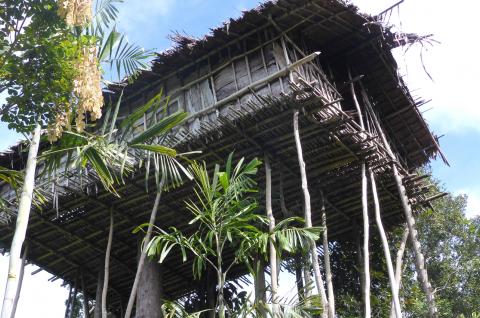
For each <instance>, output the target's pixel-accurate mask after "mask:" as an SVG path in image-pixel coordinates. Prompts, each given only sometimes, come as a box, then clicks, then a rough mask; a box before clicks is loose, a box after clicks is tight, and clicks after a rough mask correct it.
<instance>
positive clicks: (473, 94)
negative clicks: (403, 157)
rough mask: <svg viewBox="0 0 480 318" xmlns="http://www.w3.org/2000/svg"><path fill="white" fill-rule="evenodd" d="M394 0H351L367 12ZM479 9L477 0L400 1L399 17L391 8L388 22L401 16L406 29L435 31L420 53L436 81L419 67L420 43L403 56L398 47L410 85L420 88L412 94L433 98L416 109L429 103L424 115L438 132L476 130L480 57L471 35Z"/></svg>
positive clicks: (479, 127)
mask: <svg viewBox="0 0 480 318" xmlns="http://www.w3.org/2000/svg"><path fill="white" fill-rule="evenodd" d="M394 2H395V1H366V0H357V1H354V3H356V4H358V5H359V6H360V8H361V9H362V11H365V12H371V13H377V12H380V11H382V10H383V9H384V8H387V7H388V6H389V5H390V4H393V3H394ZM462 3H463V5H462ZM465 7H468V8H469V9H468V10H465V9H464V8H465ZM478 9H480V2H471V1H468V0H459V1H457V2H456V3H455V5H454V6H453V5H452V4H451V3H450V2H448V1H436V0H423V1H414V0H407V1H405V2H404V3H403V4H401V5H400V20H399V19H398V15H397V10H395V11H394V12H393V16H392V19H391V22H392V23H395V24H396V25H397V26H400V21H401V27H402V30H403V31H404V32H415V33H417V34H420V35H426V34H432V33H433V38H434V39H436V40H438V41H440V42H441V44H437V45H434V46H433V47H429V46H428V45H427V48H428V51H424V52H423V61H424V63H425V67H426V68H427V71H428V72H429V73H430V74H431V75H432V77H433V79H434V81H435V82H432V81H431V80H430V79H429V78H428V76H427V75H426V74H425V71H424V70H423V66H422V62H421V60H420V50H419V46H417V48H412V49H410V50H409V51H408V52H407V53H406V54H405V56H403V54H402V52H398V51H397V52H396V57H397V61H398V62H399V66H400V67H402V72H403V73H404V74H405V75H406V81H407V84H408V85H409V88H410V89H411V90H414V89H418V91H416V92H415V94H417V95H419V96H421V97H424V98H425V99H432V102H431V103H429V104H427V105H425V106H423V107H422V108H421V109H420V110H421V111H425V110H427V109H429V108H432V109H431V110H428V111H427V112H426V113H425V117H426V118H427V120H428V121H429V122H430V123H431V124H432V126H433V128H434V129H435V130H436V131H438V132H439V133H451V132H458V131H462V130H476V131H479V132H480V125H479V123H480V105H479V103H478V96H477V94H478V74H480V62H479V60H478V58H477V55H478V45H477V43H476V41H474V40H472V39H475V38H476V34H475V31H476V30H477V24H478V23H477V21H478V18H477V17H476V12H478ZM404 62H406V65H408V67H405V66H406V65H405V63H404Z"/></svg>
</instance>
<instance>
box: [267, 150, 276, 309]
mask: <svg viewBox="0 0 480 318" xmlns="http://www.w3.org/2000/svg"><path fill="white" fill-rule="evenodd" d="M264 160H265V210H266V212H267V218H268V230H269V232H270V233H272V232H273V230H274V229H275V218H274V216H273V211H272V170H271V167H270V160H269V158H268V156H267V155H265V159H264ZM269 253H270V254H269V256H270V257H269V260H270V292H271V298H272V303H273V315H274V317H275V316H276V315H277V310H278V308H277V304H278V272H277V269H278V268H277V253H276V250H275V244H274V242H272V241H270V244H269Z"/></svg>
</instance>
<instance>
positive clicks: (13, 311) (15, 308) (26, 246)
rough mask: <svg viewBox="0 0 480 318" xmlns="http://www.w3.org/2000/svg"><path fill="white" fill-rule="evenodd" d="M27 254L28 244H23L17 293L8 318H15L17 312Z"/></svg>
mask: <svg viewBox="0 0 480 318" xmlns="http://www.w3.org/2000/svg"><path fill="white" fill-rule="evenodd" d="M27 254H28V244H25V249H24V251H23V256H22V264H21V265H20V275H19V277H18V286H17V291H16V293H15V299H14V300H13V306H12V314H11V315H10V318H15V313H16V312H17V305H18V300H19V299H20V293H21V292H22V283H23V276H24V274H25V265H26V264H25V263H26V262H27Z"/></svg>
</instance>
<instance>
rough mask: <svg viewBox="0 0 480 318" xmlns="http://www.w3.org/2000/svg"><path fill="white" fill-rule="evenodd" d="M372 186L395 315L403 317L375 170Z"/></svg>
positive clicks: (399, 317)
mask: <svg viewBox="0 0 480 318" xmlns="http://www.w3.org/2000/svg"><path fill="white" fill-rule="evenodd" d="M370 186H371V187H372V194H373V202H374V205H375V220H376V223H377V228H378V232H379V234H380V238H381V240H382V245H383V252H384V254H385V261H386V263H387V270H388V278H389V280H390V289H391V291H392V300H393V304H394V309H395V315H396V317H397V318H402V311H401V308H400V299H399V297H398V287H397V286H398V283H397V280H396V279H395V274H394V272H393V264H392V257H391V255H390V247H389V246H388V240H387V235H386V234H385V230H384V228H383V223H382V218H381V216H380V202H379V200H378V193H377V186H376V183H375V176H374V175H373V171H372V170H370Z"/></svg>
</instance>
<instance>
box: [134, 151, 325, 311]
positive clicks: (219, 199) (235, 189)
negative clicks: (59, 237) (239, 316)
mask: <svg viewBox="0 0 480 318" xmlns="http://www.w3.org/2000/svg"><path fill="white" fill-rule="evenodd" d="M232 157H233V154H230V156H229V157H228V160H227V163H226V166H225V170H224V171H220V166H219V165H215V169H214V172H213V176H212V177H211V176H210V174H209V172H208V170H207V167H206V164H205V163H203V164H199V163H193V164H192V165H191V167H190V170H191V172H192V174H193V176H194V178H195V194H196V200H195V201H188V202H186V207H187V210H188V211H189V212H190V213H191V214H192V220H191V221H190V223H189V224H190V225H192V226H196V227H197V230H196V231H195V233H194V234H192V235H189V236H187V235H184V234H183V233H182V232H180V231H179V230H178V229H176V228H174V227H171V228H170V229H169V231H168V232H167V231H165V230H163V229H161V228H159V227H155V232H156V233H155V236H154V238H153V239H152V240H151V241H150V242H149V243H148V245H146V250H147V251H148V255H149V256H151V257H154V256H157V257H158V258H159V262H160V263H161V262H163V261H164V260H165V258H166V257H167V255H168V254H169V252H170V251H171V250H172V248H173V247H177V248H179V249H180V251H181V254H182V256H183V260H184V261H186V259H187V251H189V252H191V253H192V254H193V255H195V258H194V260H193V274H194V276H195V277H200V276H201V275H202V274H203V272H204V270H205V269H206V267H207V266H209V267H211V268H212V269H213V270H214V271H215V272H216V275H217V280H218V286H217V287H218V294H217V300H216V306H215V308H212V310H215V311H217V312H218V316H219V317H220V318H224V317H225V314H226V311H227V310H229V309H228V308H226V304H225V301H224V295H223V287H224V285H225V282H226V278H227V275H228V274H229V272H230V270H231V269H232V267H233V266H235V265H238V264H240V263H245V264H247V266H248V267H249V268H250V269H252V267H253V266H252V265H251V262H252V260H253V258H254V257H253V256H254V255H258V253H259V252H260V253H261V254H263V255H267V252H268V246H269V244H270V242H274V243H275V248H276V251H277V252H278V253H280V251H289V252H293V251H294V250H296V249H299V248H305V247H306V246H307V245H308V244H309V242H310V241H315V240H317V239H318V238H319V233H320V231H321V229H320V228H297V227H293V226H291V224H292V222H298V221H299V219H298V218H290V219H286V220H284V221H282V222H279V223H278V224H277V225H276V226H275V228H273V230H272V231H270V232H265V231H264V230H263V228H266V227H267V225H268V220H267V219H266V218H265V217H264V216H263V215H262V214H257V213H256V212H257V210H258V203H257V200H256V199H255V197H254V196H253V194H255V193H256V192H257V189H256V181H255V179H254V177H255V175H256V173H257V170H258V167H259V166H260V165H261V162H260V161H259V160H258V159H253V160H251V161H250V162H248V163H247V164H244V159H243V158H242V159H240V160H239V161H238V163H237V164H236V165H235V166H233V165H232ZM146 226H150V225H149V224H144V225H142V226H140V227H139V228H138V229H137V231H138V230H140V229H142V228H144V227H146ZM147 242H148V241H147ZM227 248H229V249H232V250H234V251H235V253H234V257H233V259H232V260H228V261H227V260H226V259H224V258H223V256H224V251H225V250H226V249H227ZM252 271H253V270H252Z"/></svg>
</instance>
